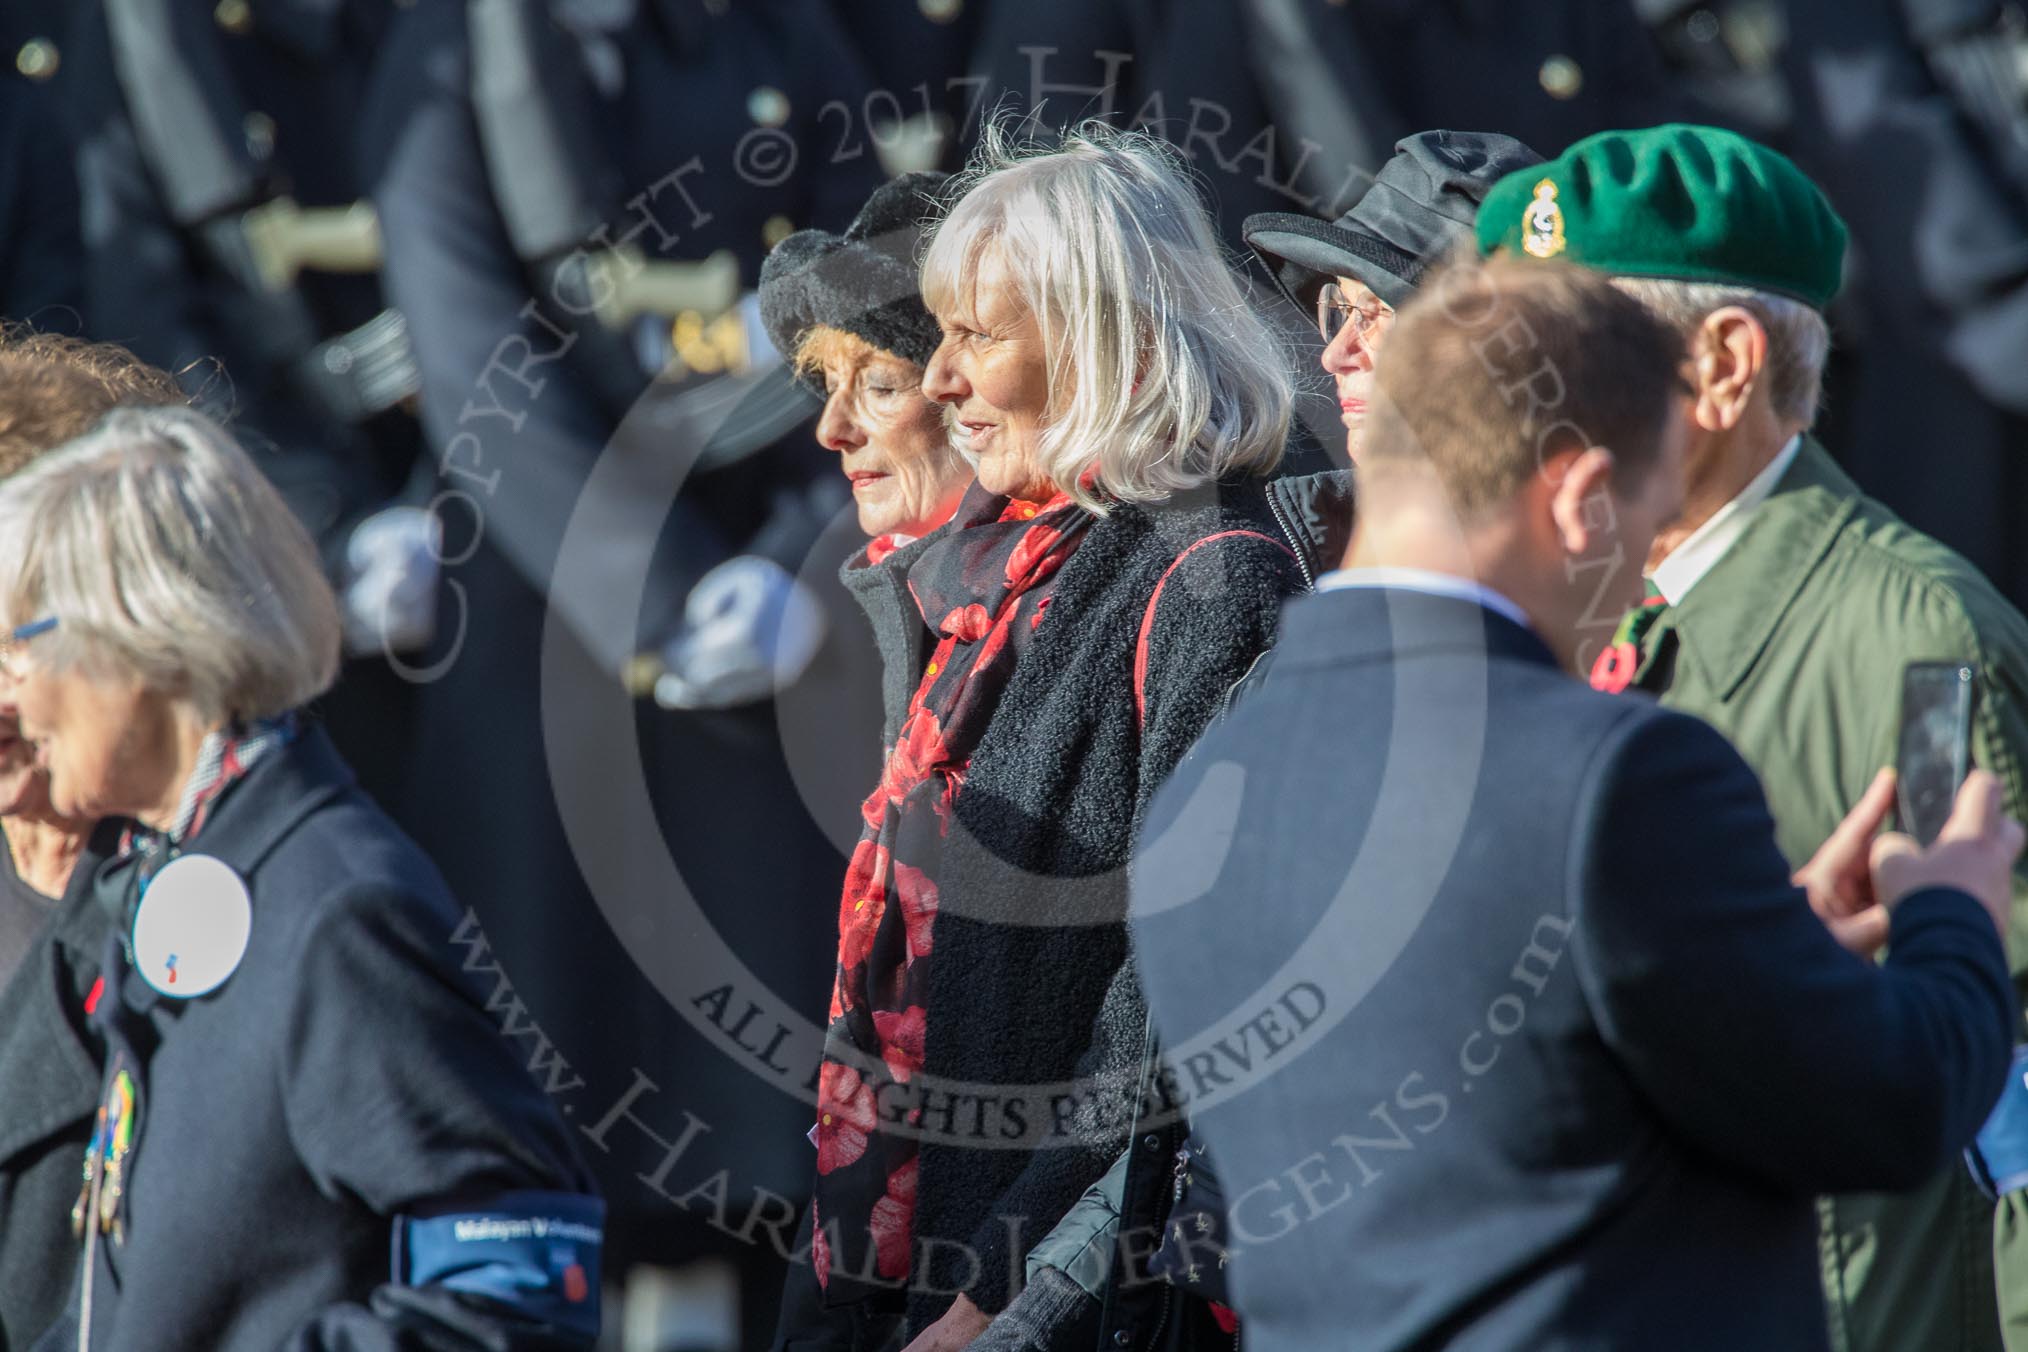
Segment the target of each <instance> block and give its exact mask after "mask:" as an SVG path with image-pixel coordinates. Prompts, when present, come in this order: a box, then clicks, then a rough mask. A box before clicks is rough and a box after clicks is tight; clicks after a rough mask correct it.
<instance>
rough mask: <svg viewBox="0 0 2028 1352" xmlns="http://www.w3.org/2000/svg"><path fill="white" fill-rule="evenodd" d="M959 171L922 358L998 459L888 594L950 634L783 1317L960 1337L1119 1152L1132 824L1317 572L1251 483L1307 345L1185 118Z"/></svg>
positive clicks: (936, 642)
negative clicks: (1238, 236)
mask: <svg viewBox="0 0 2028 1352" xmlns="http://www.w3.org/2000/svg"><path fill="white" fill-rule="evenodd" d="M966 177H967V180H968V181H966V182H964V183H963V184H962V185H961V186H962V187H963V188H964V191H963V194H962V196H960V197H958V198H957V200H956V202H955V205H954V206H953V207H952V208H951V210H950V212H949V214H948V215H947V216H946V218H945V219H944V220H943V221H942V222H941V223H940V225H939V226H938V228H937V230H936V233H935V235H934V237H933V239H932V242H931V244H930V247H929V249H928V252H927V255H926V257H925V259H924V263H923V270H922V282H923V287H922V291H923V298H924V300H925V302H926V303H927V304H928V305H929V308H930V310H931V312H932V313H933V314H934V315H935V316H936V318H937V320H938V323H939V325H940V327H941V331H942V339H943V341H942V344H941V346H940V347H939V348H938V349H937V351H936V353H935V354H934V356H932V357H931V359H930V361H929V364H928V366H927V368H926V369H925V371H924V377H923V390H924V392H925V393H926V394H927V395H928V396H929V397H930V398H931V399H933V400H935V401H937V402H938V403H940V404H942V405H944V407H945V410H946V413H945V416H946V419H947V422H948V425H949V427H950V430H951V433H952V436H953V437H954V439H955V441H956V443H957V445H958V447H959V449H960V450H961V451H963V453H964V454H965V455H966V457H967V458H968V459H969V460H970V461H971V462H972V463H973V465H974V466H975V468H976V471H977V476H978V481H977V483H976V484H975V485H974V487H973V488H972V489H971V490H970V491H969V492H968V494H967V495H966V497H965V499H964V501H963V502H962V504H961V505H960V506H959V508H958V512H957V515H956V517H955V518H954V519H953V520H952V521H951V523H950V524H949V525H947V526H945V527H944V528H943V530H942V531H940V532H939V533H938V534H937V535H935V536H933V537H931V539H930V540H929V541H928V542H927V544H926V545H925V546H924V547H923V548H922V549H921V552H920V553H918V554H917V555H916V556H915V557H914V559H913V561H912V562H911V563H910V564H909V566H908V568H907V585H906V587H905V588H903V589H898V592H897V595H898V599H897V601H896V603H895V605H894V606H893V607H892V610H893V613H892V614H891V615H889V616H887V617H886V620H885V622H886V623H889V624H892V625H894V626H897V627H899V628H904V629H914V630H919V631H921V632H923V633H924V634H926V635H927V639H928V650H927V652H926V654H925V657H924V660H923V662H922V665H921V669H920V677H919V681H918V683H917V685H916V687H915V691H914V695H913V697H912V698H911V700H910V702H909V706H908V710H907V716H906V718H905V720H904V721H903V723H902V726H901V728H900V732H899V735H898V736H897V737H896V738H895V740H894V744H893V746H892V747H891V748H890V750H889V753H888V758H887V763H886V768H885V770H884V772H883V774H882V777H881V781H880V784H879V785H878V786H877V787H876V789H875V790H874V792H873V794H872V795H871V796H870V797H869V798H868V799H867V800H866V803H865V805H864V811H863V814H862V815H863V818H864V831H863V834H862V837H861V840H860V843H859V847H858V849H857V851H856V852H855V854H854V856H853V859H852V864H851V867H850V869H849V870H848V873H847V877H846V885H845V890H844V897H843V903H842V907H841V910H840V917H839V918H840V926H839V928H840V939H839V962H838V975H837V982H836V985H835V987H834V991H833V996H832V1015H831V1023H830V1028H829V1032H828V1036H827V1039H826V1045H825V1054H824V1060H823V1064H822V1067H821V1070H820V1072H819V1097H818V1120H817V1126H816V1130H815V1132H814V1133H813V1137H814V1140H815V1142H816V1146H817V1159H816V1166H817V1177H816V1185H815V1200H814V1204H813V1210H814V1226H813V1242H812V1245H811V1248H812V1254H811V1259H812V1261H811V1264H810V1267H809V1268H808V1269H802V1270H799V1273H798V1275H797V1276H796V1277H792V1291H791V1299H790V1300H789V1301H787V1302H785V1310H784V1321H783V1328H782V1330H781V1332H780V1333H779V1334H778V1338H777V1343H776V1346H777V1347H779V1348H784V1349H795V1348H818V1347H823V1348H869V1349H870V1348H880V1347H898V1346H901V1345H902V1343H903V1342H907V1345H908V1346H909V1348H910V1349H912V1352H926V1350H928V1349H945V1348H959V1347H964V1346H967V1345H968V1344H970V1343H971V1342H972V1341H973V1340H974V1339H976V1338H977V1337H978V1336H979V1335H980V1334H981V1333H982V1332H983V1331H984V1330H985V1329H986V1327H987V1325H988V1323H989V1322H991V1321H992V1319H993V1317H994V1316H995V1315H999V1314H1002V1313H1003V1312H1005V1311H1007V1310H1008V1309H1009V1306H1010V1304H1011V1303H1012V1302H1014V1301H1015V1300H1016V1298H1017V1293H1019V1290H1020V1286H1021V1275H1020V1274H1021V1266H1022V1261H1023V1258H1024V1255H1025V1252H1026V1249H1027V1247H1028V1245H1030V1244H1032V1243H1033V1242H1034V1241H1035V1240H1036V1239H1038V1238H1039V1237H1040V1236H1041V1235H1042V1234H1043V1233H1044V1232H1045V1231H1047V1230H1048V1229H1049V1228H1050V1227H1051V1226H1053V1225H1054V1224H1056V1222H1057V1221H1058V1220H1059V1219H1060V1218H1061V1217H1062V1216H1063V1215H1064V1213H1065V1212H1066V1211H1067V1210H1068V1209H1069V1208H1070V1207H1071V1206H1072V1204H1073V1203H1075V1202H1076V1201H1077V1199H1078V1197H1079V1196H1080V1195H1081V1194H1082V1193H1083V1192H1084V1190H1085V1189H1086V1188H1087V1187H1088V1186H1089V1185H1090V1184H1091V1183H1093V1182H1094V1181H1095V1180H1096V1179H1098V1178H1099V1177H1100V1176H1101V1175H1102V1174H1104V1173H1105V1172H1106V1170H1107V1168H1108V1166H1110V1165H1111V1164H1112V1163H1113V1161H1114V1160H1115V1159H1116V1158H1117V1157H1118V1156H1119V1154H1120V1152H1121V1150H1122V1149H1123V1148H1124V1147H1125V1145H1126V1143H1127V1136H1128V1129H1129V1125H1130V1123H1131V1120H1132V1102H1133V1100H1134V1099H1135V1097H1136V1094H1137V1089H1138V1087H1139V1084H1140V1081H1141V1079H1142V1076H1143V1073H1144V1070H1145V1069H1146V1067H1145V1066H1144V1058H1145V1056H1146V1054H1147V1051H1148V1044H1147V1028H1146V1012H1145V1007H1144V1006H1143V1004H1142V1001H1141V997H1140V992H1139V987H1138V984H1137V982H1136V981H1135V979H1134V977H1133V972H1132V966H1131V963H1130V962H1129V960H1128V944H1127V934H1126V927H1125V920H1124V917H1125V902H1126V890H1127V889H1126V870H1127V863H1128V860H1129V858H1130V856H1131V854H1132V852H1133V849H1134V845H1135V831H1136V826H1137V824H1138V822H1139V820H1140V817H1141V813H1142V811H1143V809H1144V808H1145V805H1146V804H1147V802H1148V799H1149V797H1150V796H1151V795H1152V793H1153V792H1154V790H1155V788H1156V787H1157V786H1158V785H1159V784H1160V783H1161V781H1162V780H1163V778H1164V777H1165V776H1166V775H1167V774H1168V773H1169V771H1170V770H1171V769H1172V768H1173V767H1174V766H1175V764H1176V763H1177V761H1178V760H1179V759H1180V758H1181V757H1182V755H1183V754H1184V752H1185V751H1186V750H1187V749H1188V748H1189V746H1190V745H1191V743H1192V742H1193V741H1195V740H1196V738H1197V735H1198V734H1199V732H1201V731H1202V730H1203V728H1204V726H1205V725H1206V723H1207V722H1208V721H1209V720H1210V719H1211V717H1212V716H1213V714H1214V713H1215V711H1216V709H1217V708H1218V706H1219V702H1220V700H1221V699H1222V698H1223V696H1224V695H1225V692H1226V691H1227V689H1228V688H1229V687H1230V686H1231V685H1232V683H1233V682H1234V681H1235V680H1236V679H1237V678H1238V677H1239V676H1240V675H1241V674H1242V673H1244V672H1245V670H1246V669H1247V667H1248V666H1249V664H1251V663H1252V662H1253V661H1254V659H1255V658H1256V657H1258V656H1259V654H1260V653H1261V652H1262V651H1263V650H1264V649H1265V648H1266V647H1267V646H1268V645H1269V643H1270V642H1271V641H1272V640H1273V637H1274V630H1275V624H1276V620H1277V617H1278V614H1279V609H1280V606H1281V602H1282V600H1283V599H1284V598H1285V597H1287V596H1290V595H1292V594H1294V593H1296V592H1298V591H1300V590H1301V588H1302V585H1303V584H1302V577H1301V573H1300V572H1299V570H1298V568H1297V565H1296V562H1295V560H1294V557H1293V555H1292V554H1291V552H1290V550H1289V549H1288V547H1287V546H1286V545H1285V544H1283V543H1282V542H1281V541H1280V540H1279V539H1278V538H1276V536H1275V526H1274V524H1273V519H1272V515H1271V513H1270V512H1269V510H1268V508H1267V505H1266V501H1265V496H1264V494H1263V493H1262V491H1261V476H1263V475H1265V474H1267V473H1268V472H1269V471H1271V470H1272V469H1273V468H1274V467H1275V465H1276V464H1277V462H1278V461H1279V460H1280V458H1281V454H1282V449H1283V445H1284V442H1285V439H1286V437H1287V434H1288V428H1289V417H1290V409H1291V404H1292V398H1293V396H1292V388H1293V379H1292V374H1291V368H1290V362H1289V359H1288V357H1287V354H1285V353H1284V352H1283V351H1282V349H1281V348H1280V346H1279V344H1278V343H1277V341H1276V340H1275V338H1274V337H1273V335H1272V334H1271V332H1270V331H1269V330H1268V328H1267V327H1266V326H1265V324H1264V323H1263V322H1262V321H1261V320H1260V319H1259V318H1258V317H1257V316H1256V315H1254V314H1253V312H1252V311H1250V310H1249V309H1248V307H1247V305H1246V302H1245V300H1244V298H1243V296H1242V294H1241V292H1240V289H1239V286H1238V283H1237V280H1236V279H1235V278H1234V276H1233V275H1232V274H1231V273H1230V272H1229V271H1228V269H1227V267H1226V264H1225V261H1224V259H1223V257H1222V255H1221V253H1220V251H1219V248H1218V246H1217V245H1216V243H1215V242H1214V240H1213V237H1212V233H1211V228H1210V224H1209V221H1208V219H1207V217H1206V215H1205V212H1204V209H1203V206H1202V204H1201V203H1200V202H1199V201H1198V199H1197V198H1196V196H1195V194H1194V193H1193V191H1192V190H1191V187H1190V186H1189V183H1188V180H1187V178H1186V177H1185V172H1184V170H1183V169H1182V167H1181V166H1180V165H1179V163H1178V162H1177V161H1176V159H1175V158H1174V155H1173V152H1171V151H1168V150H1166V149H1165V148H1163V147H1162V146H1161V145H1160V143H1158V142H1156V141H1155V140H1153V139H1152V138H1149V137H1144V136H1138V135H1129V134H1122V133H1117V132H1113V131H1111V130H1109V129H1106V128H1103V127H1097V128H1093V129H1090V130H1086V131H1082V132H1080V133H1075V134H1072V135H1070V136H1069V137H1067V138H1066V139H1065V141H1064V142H1063V144H1062V146H1061V147H1060V148H1058V149H1054V150H1049V151H1046V152H1033V151H1031V152H1014V151H1009V150H1008V149H1007V148H1006V147H1005V146H1004V144H1003V143H1002V142H1001V140H1000V139H999V138H998V137H997V136H992V135H989V136H988V137H987V140H986V144H985V147H984V148H983V150H982V151H981V154H980V157H979V159H978V161H977V162H976V163H975V165H974V167H973V168H972V169H971V171H970V172H969V174H968V175H967V176H966ZM881 622H882V621H881V620H880V619H879V618H878V617H876V623H881ZM1148 1134H1149V1136H1150V1138H1151V1140H1154V1141H1155V1142H1156V1148H1155V1152H1154V1153H1155V1154H1156V1155H1166V1154H1167V1149H1166V1148H1164V1147H1165V1146H1166V1144H1167V1143H1168V1141H1169V1137H1170V1136H1171V1135H1173V1134H1180V1133H1179V1132H1178V1129H1177V1128H1176V1127H1174V1126H1173V1125H1170V1126H1161V1127H1154V1128H1151V1129H1150V1131H1149V1133H1148ZM1163 1167H1165V1168H1166V1166H1163ZM802 1272H808V1273H809V1276H810V1279H811V1280H812V1281H814V1282H815V1283H816V1285H817V1286H818V1287H819V1288H820V1290H819V1294H818V1297H817V1299H816V1300H815V1301H814V1302H807V1303H806V1308H804V1309H802V1310H801V1311H799V1310H798V1309H797V1308H796V1305H797V1302H796V1300H795V1295H796V1292H795V1291H794V1289H793V1288H794V1286H795V1284H796V1282H797V1281H798V1280H799V1279H800V1277H801V1274H802ZM1030 1290H1031V1291H1033V1290H1034V1288H1032V1287H1031V1288H1030ZM1022 1298H1023V1299H1024V1300H1028V1299H1031V1298H1030V1297H1027V1296H1023V1297H1022ZM808 1306H814V1309H815V1310H816V1311H818V1312H820V1313H819V1314H816V1315H814V1316H813V1315H812V1313H811V1311H810V1309H809V1308H808ZM1037 1313H1038V1312H1036V1311H1023V1312H1020V1313H1019V1314H1017V1315H1015V1316H1009V1321H1007V1322H1011V1321H1013V1320H1015V1319H1017V1318H1018V1319H1019V1320H1020V1322H1021V1323H1022V1325H1023V1327H1028V1326H1029V1325H1030V1324H1031V1323H1033V1324H1035V1325H1037V1326H1042V1325H1050V1320H1049V1319H1048V1318H1047V1317H1046V1315H1044V1317H1041V1318H1038V1319H1031V1318H1030V1316H1033V1315H1036V1314H1037ZM1081 1322H1082V1324H1083V1327H1082V1328H1081V1329H1073V1328H1070V1327H1055V1326H1052V1331H1051V1332H1050V1333H1049V1334H1048V1335H1047V1336H1048V1338H1049V1339H1050V1340H1051V1341H1050V1342H1049V1343H1048V1344H1047V1345H1050V1346H1063V1347H1072V1346H1080V1345H1081V1343H1080V1342H1079V1341H1076V1339H1079V1338H1082V1339H1083V1340H1084V1343H1088V1341H1089V1338H1090V1336H1091V1334H1090V1323H1091V1321H1090V1319H1089V1318H1086V1319H1084V1320H1083V1321H1081ZM1003 1327H1004V1323H1003Z"/></svg>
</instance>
